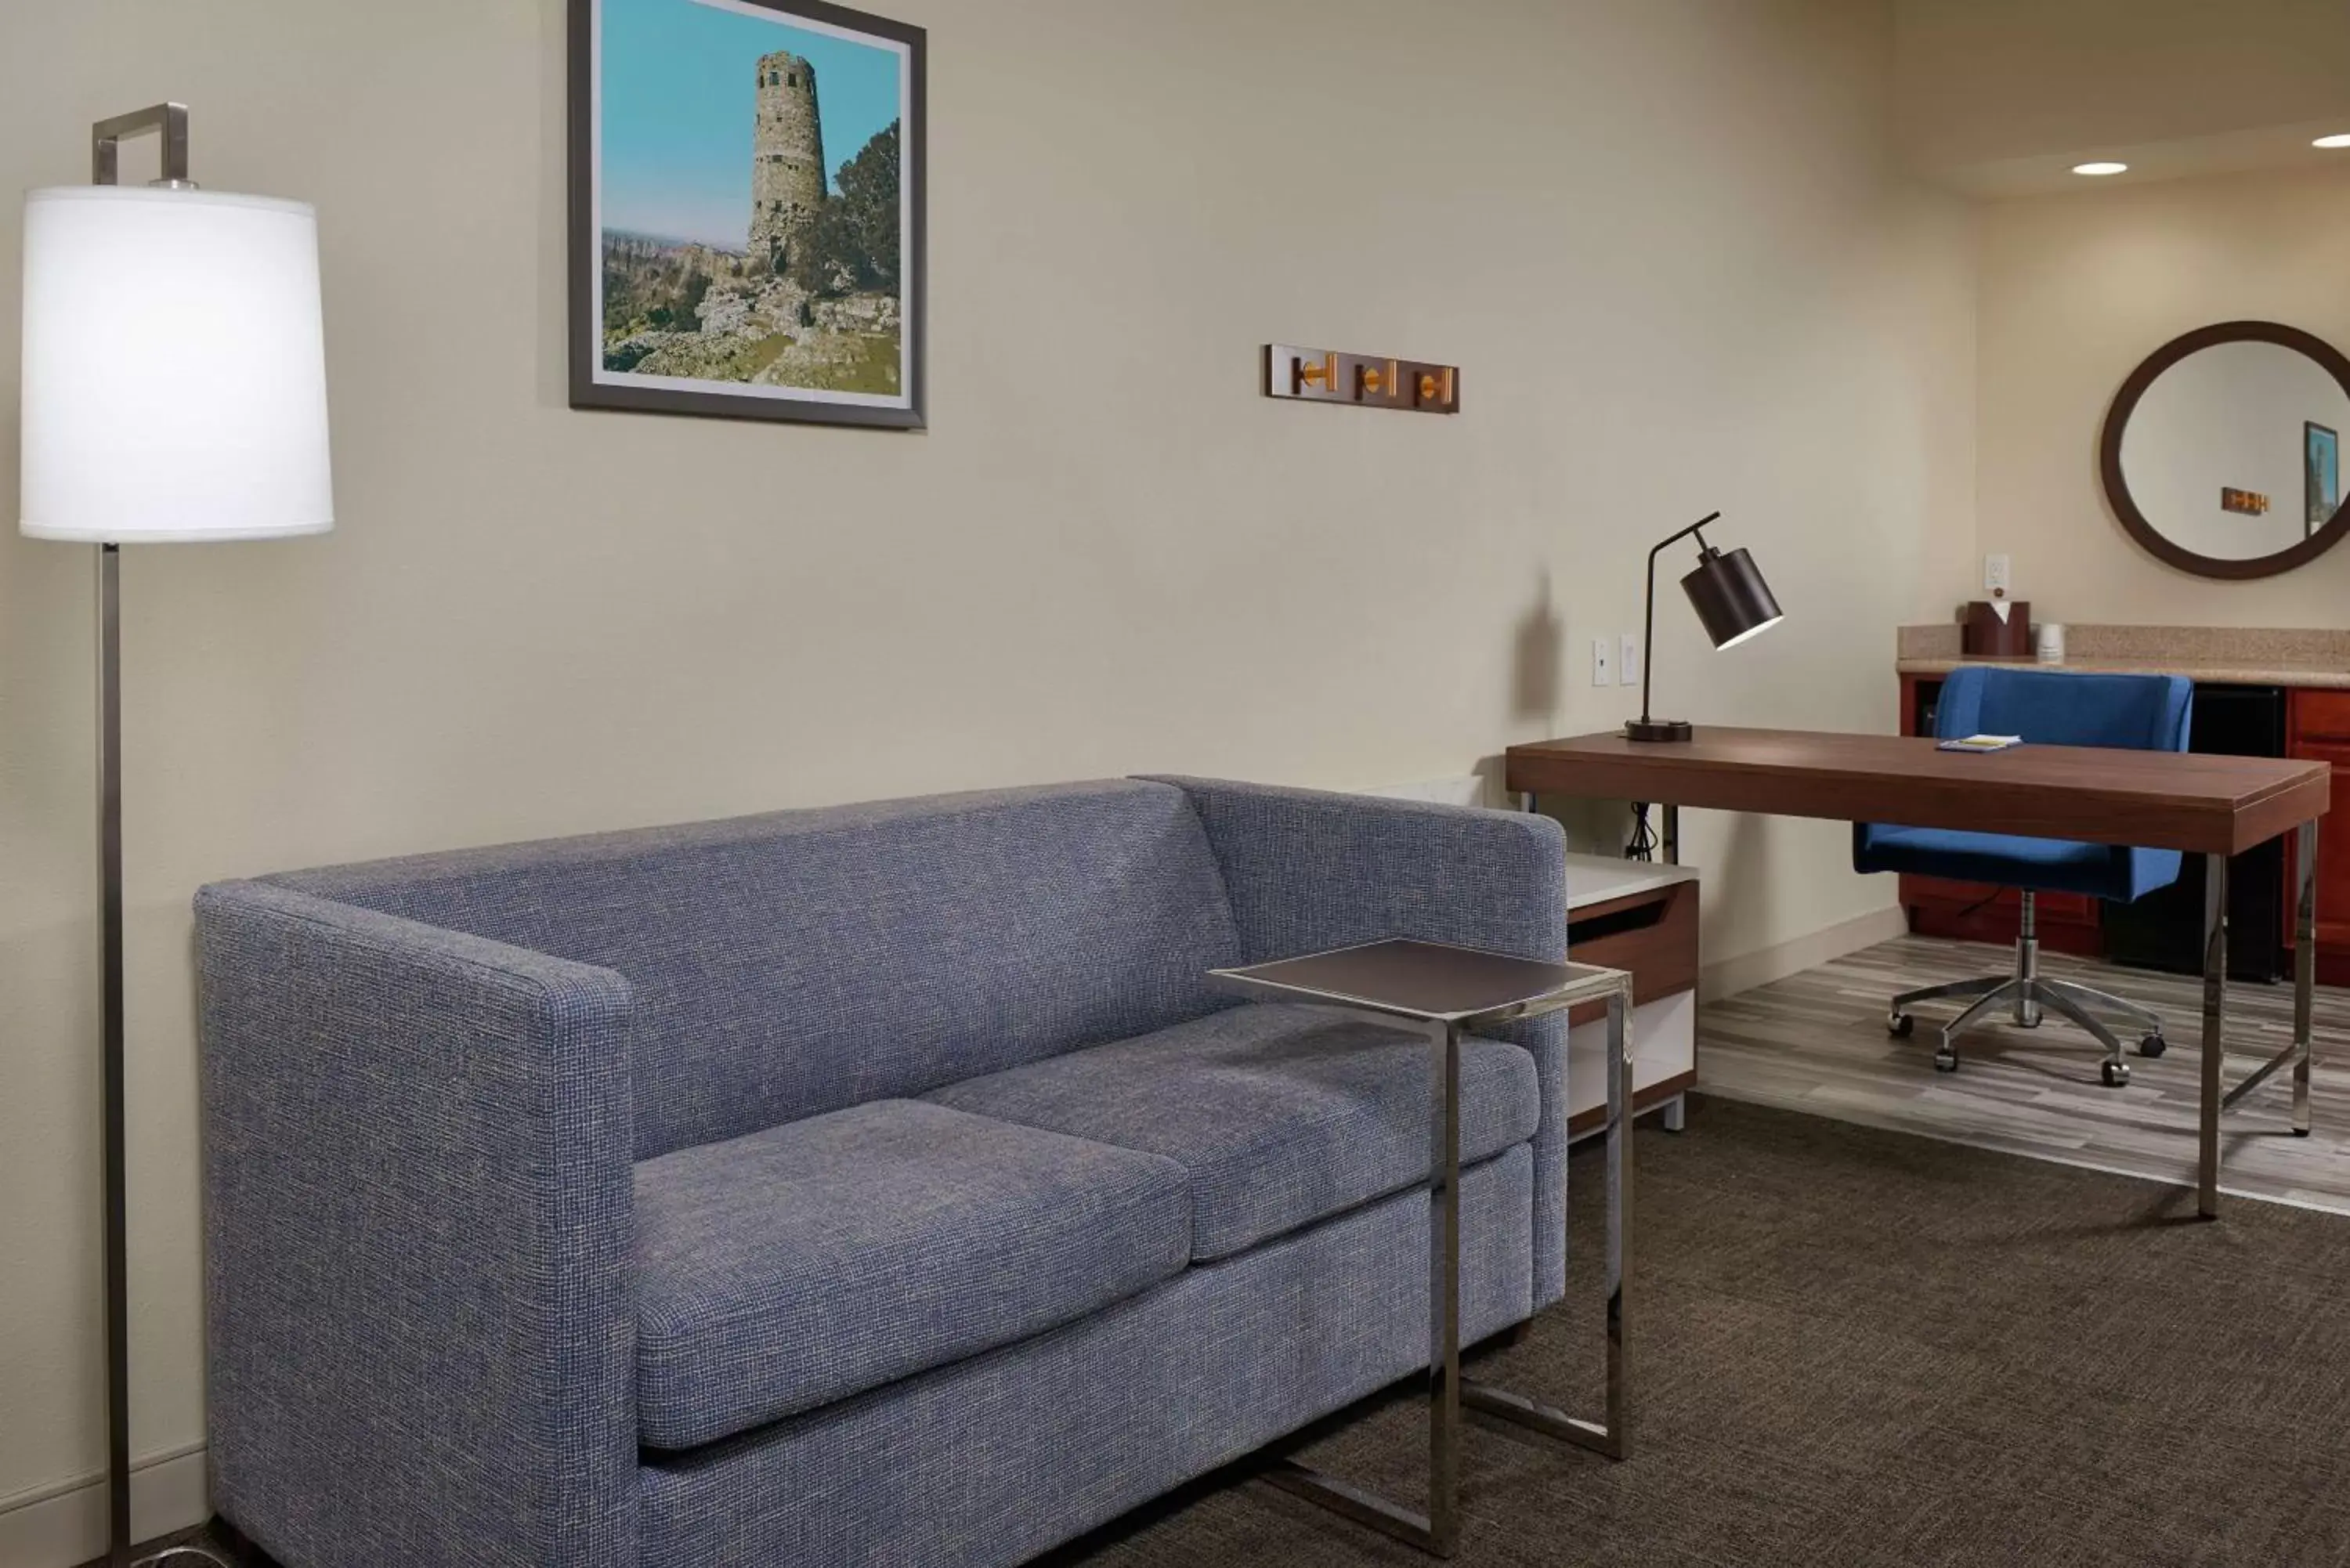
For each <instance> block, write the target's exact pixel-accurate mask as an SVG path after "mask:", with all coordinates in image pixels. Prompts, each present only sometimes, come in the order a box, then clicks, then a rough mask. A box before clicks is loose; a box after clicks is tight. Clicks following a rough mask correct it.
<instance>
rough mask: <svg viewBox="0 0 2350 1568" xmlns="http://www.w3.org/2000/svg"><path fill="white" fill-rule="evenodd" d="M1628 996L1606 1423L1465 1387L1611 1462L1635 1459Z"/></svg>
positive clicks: (1615, 1056) (1618, 1037) (1620, 1057)
mask: <svg viewBox="0 0 2350 1568" xmlns="http://www.w3.org/2000/svg"><path fill="white" fill-rule="evenodd" d="M1628 1002H1629V997H1628V995H1627V993H1626V992H1620V991H1619V992H1616V993H1614V994H1612V995H1610V996H1609V997H1608V999H1607V1392H1606V1395H1605V1397H1604V1403H1605V1413H1606V1419H1605V1420H1604V1421H1586V1420H1583V1419H1581V1418H1580V1417H1574V1416H1570V1415H1568V1414H1566V1412H1565V1411H1564V1410H1559V1409H1556V1408H1555V1407H1551V1406H1549V1405H1544V1404H1542V1403H1540V1402H1539V1401H1536V1400H1533V1399H1529V1398H1527V1397H1524V1396H1523V1395H1521V1394H1513V1393H1510V1392H1508V1391H1507V1390H1505V1389H1501V1388H1491V1387H1488V1386H1485V1385H1483V1384H1482V1383H1471V1384H1468V1385H1466V1386H1463V1388H1462V1390H1461V1393H1462V1395H1463V1397H1465V1398H1466V1399H1467V1400H1468V1402H1469V1404H1470V1406H1471V1407H1472V1408H1475V1409H1478V1410H1482V1411H1484V1412H1485V1413H1486V1414H1488V1415H1492V1416H1498V1417H1502V1418H1503V1420H1507V1421H1513V1422H1515V1423H1517V1424H1518V1425H1519V1426H1521V1427H1525V1428H1530V1429H1531V1430H1534V1431H1537V1432H1540V1433H1542V1434H1544V1436H1546V1437H1551V1438H1558V1439H1559V1440H1561V1441H1562V1442H1568V1443H1573V1444H1575V1446H1576V1447H1577V1448H1583V1449H1591V1450H1592V1451H1593V1452H1595V1453H1598V1454H1604V1455H1606V1456H1607V1458H1609V1459H1626V1458H1628V1457H1629V1456H1630V1454H1631V1432H1630V1419H1631V1381H1630V1379H1631V1365H1630V1364H1631V1355H1630V1351H1629V1349H1628V1347H1627V1345H1626V1344H1625V1339H1624V1334H1625V1323H1626V1320H1627V1317H1628V1316H1629V1314H1630V1298H1631V1294H1632V1062H1631V1058H1630V1055H1629V1054H1628V1052H1627V1050H1626V1048H1625V1012H1626V1008H1627V1004H1628Z"/></svg>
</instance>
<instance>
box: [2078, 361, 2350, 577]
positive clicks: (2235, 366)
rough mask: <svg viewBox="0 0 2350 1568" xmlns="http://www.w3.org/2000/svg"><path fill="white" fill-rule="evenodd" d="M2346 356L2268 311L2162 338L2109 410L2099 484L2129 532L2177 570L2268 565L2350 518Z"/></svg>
mask: <svg viewBox="0 0 2350 1568" xmlns="http://www.w3.org/2000/svg"><path fill="white" fill-rule="evenodd" d="M2345 433H2350V358H2344V357H2343V355H2342V353H2341V351H2340V350H2338V349H2336V348H2334V346H2333V345H2332V344H2330V343H2327V342H2325V341H2324V339H2322V338H2319V337H2312V336H2311V335H2310V334H2308V333H2306V332H2303V331H2302V330H2300V329H2299V328H2298V327H2281V326H2279V325H2277V324H2276V323H2275V322H2273V321H2228V322H2222V323H2220V325H2219V326H2217V327H2204V328H2202V329H2201V330H2200V331H2197V332H2189V333H2188V334H2187V335H2186V336H2185V337H2178V338H2174V339H2172V340H2171V341H2170V342H2168V343H2166V344H2164V345H2163V346H2162V347H2161V348H2158V349H2157V350H2156V351H2155V352H2154V354H2153V355H2152V356H2151V357H2149V358H2147V361H2146V363H2145V364H2143V365H2140V366H2139V367H2138V368H2137V369H2136V370H2134V371H2132V372H2131V373H2130V378H2129V379H2128V380H2127V381H2126V382H2124V383H2123V384H2122V389H2121V392H2120V395H2119V396H2117V397H2116V398H2115V399H2114V406H2113V410H2112V411H2111V412H2110V413H2108V414H2107V415H2106V433H2105V440H2104V442H2103V446H2102V451H2101V453H2100V457H2101V462H2102V466H2103V468H2104V471H2105V480H2106V500H2107V501H2108V502H2110V503H2111V504H2112V505H2113V509H2114V515H2115V516H2116V518H2118V519H2119V520H2120V522H2121V524H2122V526H2123V527H2125V528H2126V529H2128V530H2129V533H2130V536H2131V537H2132V538H2134V539H2136V540H2137V542H2138V543H2139V544H2141V545H2145V546H2146V547H2147V550H2149V551H2151V552H2152V553H2153V554H2154V555H2156V556H2159V557H2160V558H2161V559H2163V560H2165V561H2168V562H2169V563H2170V564H2171V565H2172V566H2177V567H2178V568H2179V569H2180V570H2181V571H2187V572H2194V573H2197V574H2198V575H2199V576H2207V577H2265V576H2270V575H2272V574H2273V573H2277V572H2284V571H2290V570H2292V569H2293V567H2295V566H2301V565H2303V564H2304V563H2305V562H2309V561H2313V560H2315V559H2316V558H2317V557H2318V556H2322V555H2324V553H2325V552H2326V551H2327V550H2330V549H2332V548H2333V547H2334V545H2335V544H2336V543H2337V542H2338V541H2339V540H2340V539H2341V537H2342V535H2343V534H2344V533H2345V532H2350V507H2345V505H2344V504H2343V501H2344V497H2343V493H2342V461H2341V447H2342V438H2343V436H2344V435H2345Z"/></svg>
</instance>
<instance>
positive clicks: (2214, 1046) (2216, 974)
mask: <svg viewBox="0 0 2350 1568" xmlns="http://www.w3.org/2000/svg"><path fill="white" fill-rule="evenodd" d="M2303 950H2304V951H2306V950H2307V949H2306V947H2304V949H2303ZM2297 989H2298V988H2297V987H2296V990H2297ZM2227 1029H2228V857H2226V856H2224V855H2207V856H2205V857H2203V1061H2202V1070H2203V1092H2202V1095H2201V1097H2200V1100H2199V1105H2198V1116H2197V1121H2196V1127H2195V1208H2196V1211H2197V1212H2198V1213H2199V1214H2200V1215H2201V1216H2202V1217H2203V1218H2204V1219H2206V1220H2216V1219H2218V1218H2219V1217H2220V1099H2221V1090H2220V1085H2221V1083H2222V1082H2223V1081H2224V1078H2225V1075H2226V1073H2227V1067H2228V1042H2227Z"/></svg>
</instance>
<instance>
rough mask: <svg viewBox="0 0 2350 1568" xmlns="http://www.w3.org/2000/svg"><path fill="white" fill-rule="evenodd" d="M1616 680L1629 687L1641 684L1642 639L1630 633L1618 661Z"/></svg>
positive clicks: (1625, 637)
mask: <svg viewBox="0 0 2350 1568" xmlns="http://www.w3.org/2000/svg"><path fill="white" fill-rule="evenodd" d="M1616 679H1617V680H1619V681H1621V682H1623V683H1624V684H1625V685H1627V686H1638V684H1639V683H1640V639H1638V638H1637V637H1634V636H1633V635H1632V634H1631V633H1630V632H1628V631H1627V632H1626V633H1625V634H1624V646H1623V648H1622V649H1620V650H1619V652H1618V654H1617V659H1616Z"/></svg>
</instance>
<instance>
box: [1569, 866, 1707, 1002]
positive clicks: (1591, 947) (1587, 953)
mask: <svg viewBox="0 0 2350 1568" xmlns="http://www.w3.org/2000/svg"><path fill="white" fill-rule="evenodd" d="M1697 888H1698V885H1697V884H1696V883H1695V882H1676V883H1674V884H1673V885H1672V886H1670V887H1669V888H1655V889H1653V890H1651V891H1649V892H1646V893H1635V894H1633V895H1632V896H1631V897H1629V898H1618V899H1615V900H1613V901H1612V902H1609V903H1605V904H1595V905H1592V906H1590V907H1589V908H1587V909H1577V910H1575V912H1574V913H1573V914H1572V915H1570V916H1569V917H1568V919H1567V926H1566V956H1567V959H1568V961H1570V962H1573V963H1588V964H1597V965H1599V966H1600V967H1602V968H1604V969H1620V970H1624V971H1628V972H1629V973H1630V974H1631V976H1632V1000H1633V1002H1635V1003H1636V1004H1637V1003H1639V1002H1653V1001H1655V1000H1656V999H1657V998H1659V997H1663V996H1670V995H1672V994H1673V993H1674V992H1683V991H1692V990H1695V989H1696V987H1697V969H1698V947H1697ZM1604 1011H1605V1007H1604V1005H1599V1006H1589V1007H1579V1008H1577V1009H1575V1017H1576V1018H1577V1019H1578V1020H1580V1019H1583V1018H1586V1017H1596V1016H1597V1015H1598V1013H1599V1012H1604Z"/></svg>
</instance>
